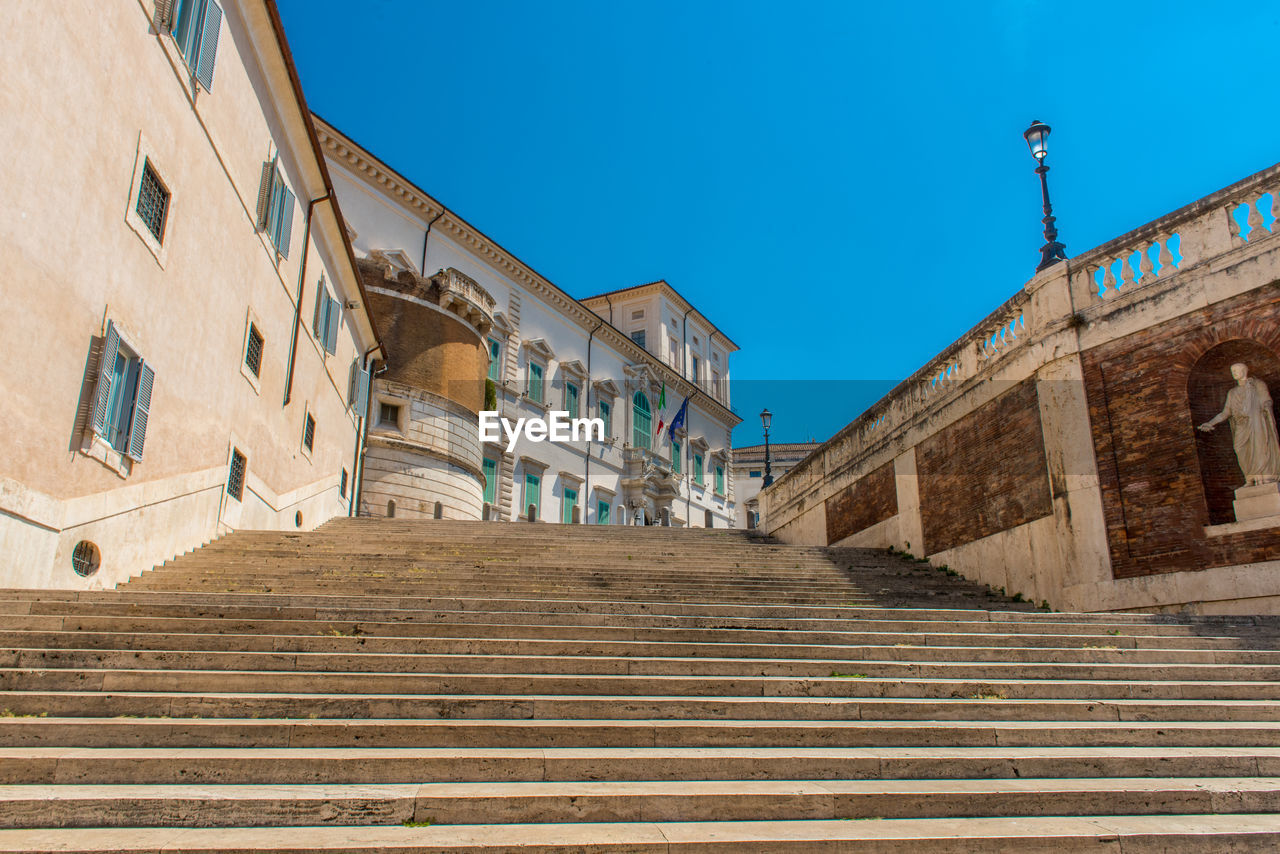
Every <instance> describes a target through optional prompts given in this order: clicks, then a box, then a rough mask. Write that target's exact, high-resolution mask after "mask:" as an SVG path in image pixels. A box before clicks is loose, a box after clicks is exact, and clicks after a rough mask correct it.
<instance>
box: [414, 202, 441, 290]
mask: <svg viewBox="0 0 1280 854" xmlns="http://www.w3.org/2000/svg"><path fill="white" fill-rule="evenodd" d="M446 210H447V209H446V208H445V206H444V205H441V206H440V213H438V214H436V215H435V219H433V220H431V222H429V223H427V230H426V231H424V232H422V265H421V266H420V267H419V268H418V269H420V270H421V271H422V275H424V276H425V275H427V240H429V239H430V238H431V226H433V225H435V224H436V220H437V219H439V218H440V217H442V216H444V214H445V211H446Z"/></svg>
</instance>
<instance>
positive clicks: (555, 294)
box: [311, 113, 742, 429]
mask: <svg viewBox="0 0 1280 854" xmlns="http://www.w3.org/2000/svg"><path fill="white" fill-rule="evenodd" d="M311 115H312V117H313V119H314V120H315V122H316V123H317V124H318V128H317V132H318V133H319V134H321V135H323V136H327V137H329V138H330V139H331V140H332V142H333V145H332V147H333V148H335V149H346V150H347V152H346V153H345V154H344V153H343V152H341V151H335V155H334V159H335V160H340V159H342V158H350V159H355V160H360V159H363V160H365V161H366V162H367V164H368V165H369V166H370V167H372V168H371V169H369V170H362V169H360V168H359V167H355V166H354V165H353V167H352V168H351V170H350V171H352V172H353V173H354V174H355V175H356V176H357V178H360V177H364V176H362V175H361V172H362V171H366V172H375V173H380V176H379V178H376V179H374V181H373V182H372V183H373V184H374V185H375V186H377V185H378V184H382V185H383V186H390V188H391V192H390V194H389V197H390V198H391V199H392V200H394V201H396V202H397V203H398V204H401V205H403V206H405V207H406V208H408V209H409V210H414V209H417V210H419V211H421V215H422V216H423V217H424V218H434V217H437V216H438V217H439V221H440V223H443V224H445V226H446V227H452V228H453V231H454V235H456V236H455V237H454V239H455V241H456V242H457V243H459V245H460V246H461V247H462V248H463V249H466V250H467V251H469V252H471V253H472V254H473V255H475V256H476V257H477V258H478V259H479V260H481V261H482V262H483V263H486V264H489V265H490V266H492V267H494V268H495V269H498V270H500V271H505V272H506V274H507V275H508V276H509V277H510V278H511V279H512V280H513V281H516V282H518V283H521V284H523V285H524V286H525V287H527V288H528V290H529V291H530V292H532V293H533V294H534V295H536V296H539V297H540V298H542V299H543V301H544V302H547V303H548V304H549V305H551V306H552V307H553V308H558V309H560V310H561V311H562V312H563V313H564V314H565V315H566V316H568V317H569V318H570V319H571V320H573V321H575V322H576V323H577V324H578V325H579V326H580V327H582V329H584V330H588V331H589V330H591V329H593V328H596V327H597V326H600V327H603V329H602V331H601V333H598V334H597V339H599V340H607V343H608V344H609V346H611V347H613V349H615V350H616V351H618V353H620V354H622V355H623V356H625V357H627V358H630V359H631V361H632V362H637V363H644V364H647V365H649V366H650V367H652V368H654V369H656V370H657V371H658V372H659V375H660V376H661V378H662V379H664V380H666V382H667V384H668V385H669V386H671V387H672V388H674V389H677V390H678V391H680V393H682V394H686V395H688V396H689V397H690V398H692V400H693V402H695V403H697V404H699V405H701V406H703V407H704V408H707V409H711V410H713V411H714V412H715V413H716V415H717V416H718V417H719V419H720V420H721V421H723V422H724V423H726V424H727V425H728V426H729V427H730V428H731V429H732V428H733V427H735V426H737V425H738V424H740V423H741V422H742V419H741V418H740V417H738V415H737V414H736V413H734V411H733V410H732V409H730V408H729V407H728V406H726V405H725V404H723V403H721V402H720V401H718V400H716V399H715V398H714V397H712V396H711V395H709V394H707V393H706V392H705V391H704V390H703V389H702V388H700V387H699V386H698V385H697V384H696V383H694V382H693V381H691V380H688V379H685V378H684V377H683V376H681V375H680V374H679V372H677V371H676V370H675V369H673V368H672V367H671V366H670V365H668V364H667V363H666V362H663V361H662V360H660V359H659V358H658V357H657V356H656V355H654V354H653V353H651V352H649V351H648V350H646V349H645V348H643V347H640V346H639V345H637V344H636V343H635V342H634V341H632V340H631V338H630V336H628V335H626V334H624V333H623V332H622V330H620V329H618V328H617V327H616V326H614V325H613V324H612V323H610V322H609V321H608V320H607V319H605V318H602V317H601V316H600V315H599V314H597V313H596V312H594V311H592V310H591V308H590V307H589V306H586V305H584V304H583V303H582V301H581V300H579V299H577V298H575V297H573V296H572V295H570V294H569V293H568V292H567V291H566V290H564V289H563V288H561V287H560V286H559V285H557V284H555V283H554V282H552V281H551V280H550V279H548V278H547V277H546V276H543V275H542V274H541V273H539V272H538V271H537V270H534V269H533V268H532V267H530V266H529V265H528V264H526V263H525V262H524V261H522V260H520V258H519V257H517V256H516V255H515V254H514V253H512V252H511V251H510V250H508V249H506V248H505V247H504V246H502V244H500V243H498V242H497V241H496V240H494V239H493V238H491V237H489V235H487V234H485V233H484V232H483V231H481V230H480V229H478V228H476V227H475V226H474V225H472V224H471V223H470V222H468V221H467V220H465V219H463V218H462V217H461V216H459V215H458V213H457V212H456V211H454V210H453V209H452V208H450V207H448V206H447V205H445V204H444V203H443V202H441V201H439V200H438V199H436V198H435V197H434V196H432V195H431V194H430V193H428V192H426V191H425V190H423V189H422V188H421V187H419V186H418V185H417V184H415V183H414V182H413V181H411V180H410V179H409V178H407V177H405V175H404V174H403V173H401V172H398V171H397V170H395V169H394V168H392V167H391V166H389V165H388V164H387V163H386V162H384V161H383V160H381V159H380V158H379V157H378V156H377V155H375V154H373V153H372V152H371V151H369V149H368V148H366V147H364V146H363V145H361V144H360V143H358V142H356V141H355V140H354V139H352V138H351V137H350V136H348V135H347V134H346V133H343V132H342V131H341V130H338V128H337V127H335V126H334V125H333V123H332V122H329V121H327V120H326V119H325V118H324V117H323V116H321V115H319V114H317V113H312V114H311ZM323 145H324V143H323V142H321V146H322V149H323ZM326 174H327V173H326ZM380 178H385V179H386V180H385V181H382V180H379V179H380ZM423 273H424V274H426V271H425V270H424V271H423ZM682 299H683V297H682ZM606 330H607V332H606ZM721 334H722V335H723V333H721ZM606 335H607V338H606ZM735 346H736V345H735Z"/></svg>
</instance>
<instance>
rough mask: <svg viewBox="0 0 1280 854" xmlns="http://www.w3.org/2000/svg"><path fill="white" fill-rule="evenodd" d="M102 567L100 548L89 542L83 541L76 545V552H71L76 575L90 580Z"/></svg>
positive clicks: (72, 566) (72, 565)
mask: <svg viewBox="0 0 1280 854" xmlns="http://www.w3.org/2000/svg"><path fill="white" fill-rule="evenodd" d="M100 566H102V552H100V551H98V547H97V546H96V545H94V544H93V543H91V542H89V541H88V540H81V541H80V542H78V543H76V547H75V550H74V551H72V552H71V568H72V569H74V570H75V571H76V575H79V576H81V577H83V578H88V577H89V576H90V575H93V574H94V573H95V572H97V571H98V568H99V567H100Z"/></svg>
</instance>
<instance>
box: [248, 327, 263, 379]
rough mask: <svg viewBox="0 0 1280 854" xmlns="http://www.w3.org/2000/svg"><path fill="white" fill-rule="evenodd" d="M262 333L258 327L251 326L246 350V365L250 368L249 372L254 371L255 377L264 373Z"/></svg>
mask: <svg viewBox="0 0 1280 854" xmlns="http://www.w3.org/2000/svg"><path fill="white" fill-rule="evenodd" d="M263 343H264V342H263V338H262V333H261V332H259V331H258V327H257V326H256V325H255V324H253V323H250V324H249V340H248V342H246V344H245V348H244V363H245V364H246V365H248V366H249V370H251V371H253V375H254V376H255V377H256V376H260V375H261V371H262V345H263Z"/></svg>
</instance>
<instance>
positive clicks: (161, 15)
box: [151, 0, 173, 33]
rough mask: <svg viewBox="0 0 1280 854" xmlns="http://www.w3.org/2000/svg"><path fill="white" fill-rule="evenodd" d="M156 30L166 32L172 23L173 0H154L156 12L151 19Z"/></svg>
mask: <svg viewBox="0 0 1280 854" xmlns="http://www.w3.org/2000/svg"><path fill="white" fill-rule="evenodd" d="M151 20H152V23H154V24H155V27H156V32H158V33H167V32H169V29H170V27H171V26H172V25H173V0H156V14H155V17H153V18H152V19H151Z"/></svg>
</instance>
